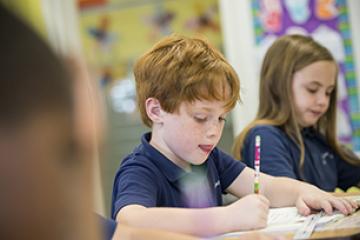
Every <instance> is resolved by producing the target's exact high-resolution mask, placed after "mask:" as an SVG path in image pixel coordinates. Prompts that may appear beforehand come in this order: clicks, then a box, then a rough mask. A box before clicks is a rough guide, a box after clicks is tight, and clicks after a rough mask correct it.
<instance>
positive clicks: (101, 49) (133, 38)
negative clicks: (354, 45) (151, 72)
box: [78, 0, 222, 114]
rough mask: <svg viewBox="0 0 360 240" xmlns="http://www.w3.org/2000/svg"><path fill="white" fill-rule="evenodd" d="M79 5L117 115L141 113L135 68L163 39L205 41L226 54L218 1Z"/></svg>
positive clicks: (99, 0)
mask: <svg viewBox="0 0 360 240" xmlns="http://www.w3.org/2000/svg"><path fill="white" fill-rule="evenodd" d="M78 1H79V6H80V25H81V26H80V27H81V36H82V40H83V45H84V49H85V55H86V58H87V60H88V62H89V64H90V66H91V68H92V69H93V70H94V72H95V74H96V75H97V76H98V77H97V78H98V79H99V83H100V84H101V86H102V87H103V89H104V90H105V91H106V92H107V93H108V94H109V96H110V97H111V99H112V105H113V109H114V110H115V111H116V112H120V113H128V114H131V113H134V112H136V104H135V84H134V79H133V76H132V75H133V74H132V66H133V63H134V62H135V61H136V59H137V58H138V57H139V56H140V55H142V54H143V53H145V51H147V50H148V49H150V47H151V46H152V45H153V44H154V43H155V42H157V41H158V40H159V39H160V38H162V37H164V36H166V35H169V34H171V33H179V34H182V35H188V36H196V35H202V36H205V37H206V38H207V39H208V40H209V41H210V42H211V43H212V44H213V45H214V46H215V47H217V48H218V49H220V50H222V37H221V29H220V17H219V10H218V1H217V0H195V1H194V0H162V1H158V0H153V1H142V0H107V1H105V0H78Z"/></svg>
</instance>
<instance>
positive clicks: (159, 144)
mask: <svg viewBox="0 0 360 240" xmlns="http://www.w3.org/2000/svg"><path fill="white" fill-rule="evenodd" d="M155 132H156V131H152V133H151V139H150V141H149V144H150V145H151V146H153V147H154V148H155V149H156V150H158V151H159V152H160V153H161V154H162V155H164V156H165V157H166V158H167V159H168V160H169V161H171V162H173V163H174V164H175V165H176V166H178V167H180V168H182V169H183V170H184V171H186V172H191V164H190V163H188V162H186V161H185V160H183V159H179V158H177V157H176V156H174V154H173V153H171V152H170V150H167V149H166V147H163V146H166V144H165V143H164V142H163V141H162V140H161V138H160V137H159V136H158V135H157V134H156V133H155Z"/></svg>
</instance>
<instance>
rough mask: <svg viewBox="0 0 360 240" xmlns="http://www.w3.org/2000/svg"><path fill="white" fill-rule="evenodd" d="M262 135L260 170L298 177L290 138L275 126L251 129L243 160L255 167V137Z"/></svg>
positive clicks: (245, 144)
mask: <svg viewBox="0 0 360 240" xmlns="http://www.w3.org/2000/svg"><path fill="white" fill-rule="evenodd" d="M257 135H259V136H260V137H261V144H260V171H261V172H263V173H266V174H269V175H272V176H283V177H289V178H294V179H296V178H297V177H296V170H295V169H296V163H295V159H293V158H292V155H291V153H290V148H289V146H288V145H289V141H290V140H289V139H288V137H287V136H286V135H285V133H283V132H282V131H281V130H280V129H278V128H276V127H273V126H257V127H255V128H253V129H252V130H250V132H249V134H248V135H247V136H246V139H245V141H244V146H243V149H242V152H241V154H242V161H243V162H244V163H245V164H246V165H247V166H248V167H251V168H254V161H255V137H256V136H257Z"/></svg>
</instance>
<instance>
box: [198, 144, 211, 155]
mask: <svg viewBox="0 0 360 240" xmlns="http://www.w3.org/2000/svg"><path fill="white" fill-rule="evenodd" d="M199 148H200V149H201V150H202V151H203V152H205V153H206V154H209V153H210V152H211V150H212V149H213V145H203V144H202V145H199Z"/></svg>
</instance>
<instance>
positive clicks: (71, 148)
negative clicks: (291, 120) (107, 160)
mask: <svg viewBox="0 0 360 240" xmlns="http://www.w3.org/2000/svg"><path fill="white" fill-rule="evenodd" d="M0 28H1V29H0V31H1V35H0V52H1V56H0V73H1V75H0V84H1V86H0V158H1V160H0V192H1V200H0V221H1V223H0V239H97V237H96V235H95V234H94V232H93V229H94V227H91V226H92V224H94V223H93V218H91V217H88V216H87V215H91V214H92V211H91V209H92V195H91V185H90V184H91V170H92V169H91V163H90V161H89V159H86V158H84V152H85V151H84V150H85V149H86V144H85V143H81V136H80V135H81V132H84V131H83V130H81V129H77V127H78V125H79V124H77V122H76V121H74V120H75V119H76V116H75V114H74V113H75V111H74V109H76V108H78V104H74V99H73V97H74V89H75V91H78V90H76V89H77V88H76V86H77V85H79V84H78V83H77V82H76V81H74V80H75V79H74V78H72V77H70V73H69V71H68V69H67V68H66V67H65V66H64V64H63V62H62V61H61V60H60V59H59V58H58V57H57V56H56V55H55V54H54V53H53V52H52V51H51V49H49V47H48V46H47V44H46V43H45V42H44V41H43V40H42V39H41V38H40V37H39V36H37V35H36V34H35V33H34V32H33V31H32V30H31V29H30V28H29V27H28V26H26V25H25V24H24V23H22V22H21V21H20V20H19V19H18V18H17V17H15V16H13V15H12V14H11V13H9V12H8V11H7V10H6V9H4V8H3V7H2V6H1V5H0ZM74 83H76V85H74ZM74 86H75V88H74ZM79 133H80V134H79ZM85 159H86V160H85ZM82 199H87V201H82ZM89 226H90V227H89Z"/></svg>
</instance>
